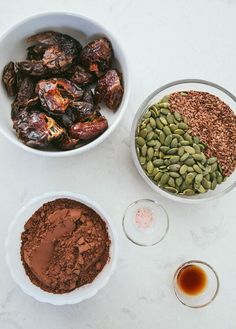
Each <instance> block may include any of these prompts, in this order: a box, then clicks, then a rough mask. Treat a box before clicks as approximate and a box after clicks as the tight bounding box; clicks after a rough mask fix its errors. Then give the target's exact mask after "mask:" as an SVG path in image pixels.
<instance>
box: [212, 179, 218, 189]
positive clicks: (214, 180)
mask: <svg viewBox="0 0 236 329" xmlns="http://www.w3.org/2000/svg"><path fill="white" fill-rule="evenodd" d="M216 185H217V180H216V178H214V179H213V181H212V182H211V189H212V190H214V189H215V188H216Z"/></svg>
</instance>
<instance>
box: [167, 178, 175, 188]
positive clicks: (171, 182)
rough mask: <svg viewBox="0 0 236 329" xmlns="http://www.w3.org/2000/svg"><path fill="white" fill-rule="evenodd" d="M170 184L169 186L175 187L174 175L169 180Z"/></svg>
mask: <svg viewBox="0 0 236 329" xmlns="http://www.w3.org/2000/svg"><path fill="white" fill-rule="evenodd" d="M168 185H169V186H172V187H175V180H174V178H173V177H170V178H169V180H168Z"/></svg>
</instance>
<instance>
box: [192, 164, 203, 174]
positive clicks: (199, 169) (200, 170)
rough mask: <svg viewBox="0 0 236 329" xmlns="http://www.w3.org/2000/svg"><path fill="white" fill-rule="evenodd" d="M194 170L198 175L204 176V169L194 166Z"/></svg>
mask: <svg viewBox="0 0 236 329" xmlns="http://www.w3.org/2000/svg"><path fill="white" fill-rule="evenodd" d="M193 169H194V171H196V173H198V174H202V169H201V168H200V167H199V166H198V165H197V164H194V165H193Z"/></svg>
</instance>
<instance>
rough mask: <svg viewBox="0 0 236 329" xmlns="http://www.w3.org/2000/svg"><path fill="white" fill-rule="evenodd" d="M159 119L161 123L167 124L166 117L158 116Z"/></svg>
mask: <svg viewBox="0 0 236 329" xmlns="http://www.w3.org/2000/svg"><path fill="white" fill-rule="evenodd" d="M160 120H161V123H162V124H163V125H165V126H166V125H167V124H168V123H167V121H166V118H164V117H160Z"/></svg>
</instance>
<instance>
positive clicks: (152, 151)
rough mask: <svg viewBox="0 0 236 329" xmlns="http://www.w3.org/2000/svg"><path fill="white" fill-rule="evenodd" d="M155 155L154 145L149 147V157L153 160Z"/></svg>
mask: <svg viewBox="0 0 236 329" xmlns="http://www.w3.org/2000/svg"><path fill="white" fill-rule="evenodd" d="M153 155H154V149H153V147H149V148H148V149H147V159H148V160H152V158H153Z"/></svg>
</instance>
